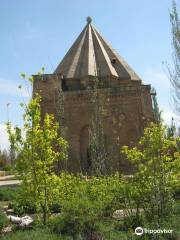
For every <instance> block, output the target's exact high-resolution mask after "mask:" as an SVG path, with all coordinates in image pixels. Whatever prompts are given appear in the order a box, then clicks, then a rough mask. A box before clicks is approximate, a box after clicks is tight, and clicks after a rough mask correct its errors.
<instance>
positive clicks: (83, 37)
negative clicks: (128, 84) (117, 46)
mask: <svg viewBox="0 0 180 240" xmlns="http://www.w3.org/2000/svg"><path fill="white" fill-rule="evenodd" d="M87 22H88V23H87V25H86V26H85V28H84V29H83V31H82V32H81V33H80V35H79V37H78V38H77V39H76V41H75V42H74V44H73V45H72V47H71V48H70V49H69V51H68V52H67V54H66V55H65V57H64V58H63V60H62V61H61V63H60V64H59V65H58V67H57V68H56V70H55V73H61V74H63V75H64V76H65V77H66V78H83V77H87V76H97V77H107V76H114V77H119V78H123V79H131V80H140V78H139V76H138V75H137V74H136V73H135V72H134V71H133V70H132V68H131V67H130V66H129V65H128V64H127V63H126V62H125V61H124V59H123V58H122V57H121V56H119V54H118V53H117V52H116V51H115V50H114V49H113V48H112V47H111V46H110V45H109V44H108V43H107V42H106V41H105V40H104V38H103V37H102V36H101V35H100V34H99V32H98V31H97V30H96V29H95V28H94V26H93V25H92V24H91V18H90V17H88V18H87Z"/></svg>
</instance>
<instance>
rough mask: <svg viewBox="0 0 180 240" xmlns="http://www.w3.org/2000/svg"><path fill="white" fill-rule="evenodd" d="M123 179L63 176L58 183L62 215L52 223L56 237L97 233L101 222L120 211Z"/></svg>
mask: <svg viewBox="0 0 180 240" xmlns="http://www.w3.org/2000/svg"><path fill="white" fill-rule="evenodd" d="M121 190H122V179H121V177H120V176H119V175H118V174H117V175H114V176H107V177H98V178H97V177H89V178H85V177H83V176H81V175H79V176H75V175H71V174H62V175H61V176H60V183H59V195H58V198H59V203H60V204H61V214H60V215H58V216H57V217H55V218H52V219H51V221H50V226H51V227H52V229H53V230H54V231H55V232H57V233H71V234H72V235H73V236H74V235H76V234H79V233H82V234H83V235H90V234H91V233H93V232H97V231H98V222H99V220H100V219H103V218H106V217H109V216H111V215H112V213H113V211H114V210H115V209H116V208H118V207H120V202H121V201H120V196H121Z"/></svg>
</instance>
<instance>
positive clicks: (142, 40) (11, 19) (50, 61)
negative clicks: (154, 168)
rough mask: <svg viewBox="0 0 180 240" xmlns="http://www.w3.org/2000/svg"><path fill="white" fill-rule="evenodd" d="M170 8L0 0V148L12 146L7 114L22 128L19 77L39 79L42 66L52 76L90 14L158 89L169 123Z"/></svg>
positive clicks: (115, 1) (164, 3)
mask: <svg viewBox="0 0 180 240" xmlns="http://www.w3.org/2000/svg"><path fill="white" fill-rule="evenodd" d="M177 3H178V4H179V3H180V2H179V1H177ZM170 9H171V0H161V1H160V0H159V1H157V0H146V1H145V0H133V1H132V0H126V1H122V0H109V1H105V0H91V1H85V0H76V1H73V0H38V1H37V0H31V1H24V0H13V1H12V0H2V1H0V30H1V34H0V103H1V104H0V146H1V147H2V148H4V147H6V146H7V136H6V134H5V130H4V123H5V122H6V121H7V119H8V115H9V119H10V120H11V121H12V122H13V124H20V125H21V124H22V111H21V110H20V107H19V102H20V101H21V99H22V98H24V99H27V93H26V92H23V94H20V92H19V91H18V89H17V86H18V84H19V83H22V79H21V77H20V74H21V73H22V72H25V73H26V74H28V75H31V74H35V73H37V72H38V71H39V70H40V69H41V67H42V66H44V67H45V72H46V73H51V72H53V70H54V69H55V68H56V66H57V65H58V64H59V62H60V60H61V59H62V57H63V56H64V55H65V53H66V52H67V50H68V49H69V47H70V46H71V45H72V43H73V42H74V40H75V38H76V37H77V36H78V35H79V33H80V32H81V30H82V29H83V27H84V25H85V24H86V17H87V16H88V15H90V16H91V17H92V19H93V25H94V26H95V27H96V28H97V29H98V30H99V32H100V33H101V34H102V35H103V36H104V38H105V39H106V40H107V41H108V42H109V43H110V44H111V45H112V46H113V47H114V48H115V49H116V50H117V51H118V52H119V54H120V55H121V56H122V57H124V58H125V60H126V61H127V62H128V63H129V65H131V67H132V68H133V69H134V70H135V71H136V72H137V73H138V75H139V76H140V77H141V78H142V80H143V82H144V83H148V84H152V86H154V87H155V88H156V90H157V93H158V101H159V106H160V108H161V109H162V110H163V111H164V118H165V120H166V121H167V122H168V121H169V119H170V118H171V116H173V113H172V106H171V104H170V84H169V80H168V73H167V69H166V66H165V65H163V64H162V62H168V63H169V64H171V62H172V56H171V55H172V49H171V26H170V20H169V11H170ZM22 95H23V96H22ZM7 103H10V106H9V111H8V112H9V113H7V107H6V104H7Z"/></svg>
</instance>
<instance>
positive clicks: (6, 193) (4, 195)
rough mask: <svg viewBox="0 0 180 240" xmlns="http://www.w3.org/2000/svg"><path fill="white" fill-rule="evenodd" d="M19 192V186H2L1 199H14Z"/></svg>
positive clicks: (0, 190) (0, 189)
mask: <svg viewBox="0 0 180 240" xmlns="http://www.w3.org/2000/svg"><path fill="white" fill-rule="evenodd" d="M18 192H19V188H10V187H5V188H0V201H11V200H14V199H15V198H16V196H17V194H18Z"/></svg>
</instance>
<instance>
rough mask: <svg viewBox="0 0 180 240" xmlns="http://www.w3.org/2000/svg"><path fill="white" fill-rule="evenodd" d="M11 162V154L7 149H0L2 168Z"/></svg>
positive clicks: (0, 166) (0, 164) (0, 165)
mask: <svg viewBox="0 0 180 240" xmlns="http://www.w3.org/2000/svg"><path fill="white" fill-rule="evenodd" d="M9 164H10V156H9V153H8V152H7V151H6V150H3V151H1V149H0V169H2V170H4V169H5V168H6V166H7V165H9Z"/></svg>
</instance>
